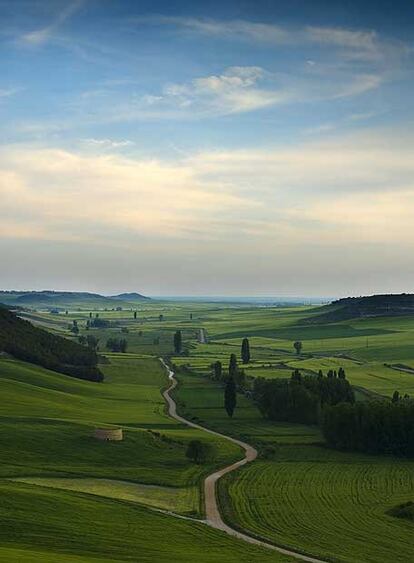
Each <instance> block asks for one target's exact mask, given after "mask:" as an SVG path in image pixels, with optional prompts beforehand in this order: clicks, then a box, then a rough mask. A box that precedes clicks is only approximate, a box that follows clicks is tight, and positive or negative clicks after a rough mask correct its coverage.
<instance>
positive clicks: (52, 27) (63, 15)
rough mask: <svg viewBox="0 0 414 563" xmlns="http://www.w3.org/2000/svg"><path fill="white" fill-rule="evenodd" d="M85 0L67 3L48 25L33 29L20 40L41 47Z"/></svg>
mask: <svg viewBox="0 0 414 563" xmlns="http://www.w3.org/2000/svg"><path fill="white" fill-rule="evenodd" d="M84 2H85V0H75V1H74V2H71V3H69V4H68V5H67V6H66V7H65V8H64V9H63V10H62V11H61V12H60V13H59V14H57V16H56V17H55V19H54V20H53V21H52V23H50V24H49V25H47V26H45V27H42V28H40V29H35V30H33V31H30V32H28V33H25V34H24V35H22V36H21V38H20V39H21V40H22V41H23V42H24V43H26V44H29V45H43V44H44V43H46V42H47V41H48V40H49V39H50V38H51V37H53V36H54V35H55V33H56V32H57V31H58V30H59V29H60V27H61V26H62V25H63V24H64V23H65V22H66V21H67V20H69V19H70V18H71V17H72V16H73V15H74V14H75V13H76V12H77V11H78V10H79V9H80V8H81V7H82V5H83V4H84Z"/></svg>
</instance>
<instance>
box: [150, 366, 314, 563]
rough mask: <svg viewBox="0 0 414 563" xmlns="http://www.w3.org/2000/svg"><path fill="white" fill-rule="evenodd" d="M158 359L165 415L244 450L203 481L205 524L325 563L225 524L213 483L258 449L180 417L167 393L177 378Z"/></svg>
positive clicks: (280, 551)
mask: <svg viewBox="0 0 414 563" xmlns="http://www.w3.org/2000/svg"><path fill="white" fill-rule="evenodd" d="M160 361H161V363H162V364H163V366H164V367H165V368H166V370H167V371H168V376H169V378H170V381H171V385H170V387H169V388H168V389H167V390H166V391H164V392H163V397H164V399H165V400H166V402H167V405H168V414H169V415H170V416H171V417H172V418H175V419H176V420H178V421H179V422H182V423H183V424H186V425H187V426H191V427H192V428H197V429H198V430H203V431H204V432H208V433H209V434H214V435H215V436H220V437H221V438H225V439H226V440H229V441H230V442H233V443H234V444H237V445H238V446H240V447H241V448H243V449H244V451H245V457H244V458H243V459H241V460H240V461H237V462H236V463H233V464H232V465H228V466H227V467H224V468H223V469H219V470H218V471H215V472H214V473H212V474H211V475H209V476H208V477H206V479H205V481H204V502H205V513H206V523H207V524H208V525H209V526H211V527H213V528H216V529H218V530H222V531H223V532H226V533H227V534H229V535H231V536H235V537H236V538H239V539H241V540H244V541H246V542H249V543H252V544H255V545H259V546H261V547H266V548H268V549H273V550H274V551H278V552H279V553H282V554H283V555H287V556H290V557H295V558H296V559H300V560H301V561H308V562H309V563H324V560H323V559H317V558H314V557H309V556H307V555H303V554H302V553H299V552H297V551H293V550H290V549H285V548H283V547H280V546H276V545H273V544H270V543H266V542H264V541H260V540H258V539H256V538H254V537H251V536H249V535H247V534H244V533H242V532H239V531H237V530H235V529H234V528H231V527H230V526H228V525H227V524H226V523H225V522H224V521H223V519H222V517H221V514H220V510H219V505H218V503H217V495H216V483H217V481H218V480H219V479H220V478H221V477H223V475H226V473H230V472H231V471H235V470H236V469H238V468H239V467H242V466H243V465H245V464H246V463H249V462H251V461H253V460H255V459H256V457H257V450H256V449H255V448H253V446H250V445H249V444H246V443H245V442H242V441H241V440H237V439H236V438H231V437H230V436H226V435H225V434H220V432H215V431H214V430H210V429H209V428H204V426H200V425H199V424H195V423H194V422H191V421H189V420H187V419H186V418H183V417H182V416H180V415H179V414H177V405H176V403H175V401H174V399H173V398H172V397H171V396H170V393H171V391H172V390H173V389H174V388H175V387H176V385H177V380H176V379H175V377H174V372H173V371H172V370H171V369H170V368H169V367H168V366H167V364H166V363H165V362H164V360H163V359H162V358H160Z"/></svg>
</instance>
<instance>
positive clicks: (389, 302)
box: [305, 293, 414, 323]
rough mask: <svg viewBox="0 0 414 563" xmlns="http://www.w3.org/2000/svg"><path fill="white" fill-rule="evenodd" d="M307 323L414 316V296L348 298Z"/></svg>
mask: <svg viewBox="0 0 414 563" xmlns="http://www.w3.org/2000/svg"><path fill="white" fill-rule="evenodd" d="M315 313H316V314H314V315H312V316H311V317H309V318H308V319H306V321H305V322H307V323H326V322H337V321H344V320H348V319H356V318H366V317H396V316H401V315H414V294H410V293H401V294H388V295H370V296H367V297H346V298H343V299H338V300H337V301H333V302H332V303H331V304H330V305H326V306H324V307H320V308H318V309H317V310H316V311H315Z"/></svg>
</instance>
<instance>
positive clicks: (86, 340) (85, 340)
mask: <svg viewBox="0 0 414 563" xmlns="http://www.w3.org/2000/svg"><path fill="white" fill-rule="evenodd" d="M78 340H79V344H82V346H88V347H89V348H92V349H93V350H98V344H99V338H96V336H93V335H92V334H88V335H86V336H83V335H81V336H79V338H78Z"/></svg>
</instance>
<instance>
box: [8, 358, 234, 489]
mask: <svg viewBox="0 0 414 563" xmlns="http://www.w3.org/2000/svg"><path fill="white" fill-rule="evenodd" d="M104 371H105V374H106V376H107V378H106V381H105V382H104V383H102V384H93V383H88V382H83V381H77V380H74V379H72V378H69V377H66V376H63V375H62V376H61V375H58V374H55V373H52V372H47V371H46V370H43V369H41V368H37V367H34V366H31V365H29V364H24V363H22V362H16V361H12V360H5V359H3V360H0V389H1V395H2V399H3V400H2V404H1V406H0V415H1V421H2V424H1V426H0V434H1V443H2V454H3V460H5V461H4V462H3V464H2V465H1V467H0V474H1V475H3V476H15V475H42V474H45V473H47V474H55V475H57V476H58V475H59V474H62V473H63V474H66V475H69V474H72V475H75V476H77V475H89V476H94V477H106V478H116V479H127V480H132V481H140V482H143V483H150V484H151V483H152V484H163V485H172V486H186V485H189V484H194V483H196V482H197V481H198V479H199V477H200V473H201V472H202V471H205V470H206V469H207V468H200V467H199V466H194V465H193V464H191V463H190V462H189V461H188V460H187V459H186V458H185V447H186V446H185V444H186V443H187V442H188V440H190V439H193V438H196V437H197V438H198V437H201V433H200V432H198V431H196V430H187V429H185V428H184V427H183V426H182V425H180V424H178V423H176V422H174V421H173V420H171V419H170V418H169V417H167V416H166V415H165V413H164V402H163V399H162V397H161V395H160V387H161V386H163V385H165V384H166V376H165V372H164V370H163V369H162V367H161V366H160V364H159V362H158V361H157V360H156V359H153V358H132V357H127V358H113V359H112V363H111V364H110V365H108V366H105V367H104ZM102 424H120V425H122V426H123V427H124V428H126V433H125V436H126V439H125V440H124V441H123V442H121V443H110V444H106V443H102V442H99V441H98V440H95V439H93V438H92V437H91V433H92V431H93V428H94V427H95V426H97V425H102ZM148 430H152V431H155V432H158V433H160V436H156V435H154V434H151V433H150V432H148ZM163 436H164V437H165V438H166V439H167V440H168V439H170V440H171V442H170V443H169V442H167V441H165V440H163V439H162V437H163ZM203 439H204V436H203ZM205 439H210V440H211V439H212V438H208V437H207V438H205ZM213 441H214V445H215V448H216V452H217V463H218V464H222V463H225V462H226V461H228V460H231V459H234V458H235V457H237V455H238V450H237V448H235V447H234V446H232V445H230V444H227V443H226V442H225V441H216V440H214V439H213Z"/></svg>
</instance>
